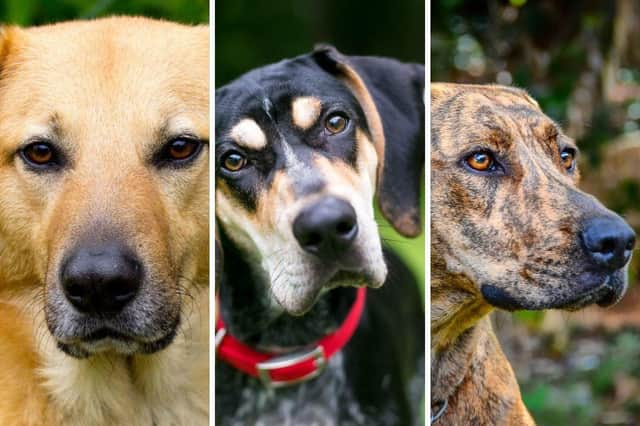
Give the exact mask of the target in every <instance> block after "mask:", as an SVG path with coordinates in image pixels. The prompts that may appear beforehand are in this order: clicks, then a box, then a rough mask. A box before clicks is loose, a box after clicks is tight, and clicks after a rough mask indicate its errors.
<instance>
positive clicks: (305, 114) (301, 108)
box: [291, 96, 322, 130]
mask: <svg viewBox="0 0 640 426" xmlns="http://www.w3.org/2000/svg"><path fill="white" fill-rule="evenodd" d="M321 111H322V104H321V103H320V99H318V98H315V97H313V96H302V97H300V98H296V99H294V100H293V102H292V103H291V116H292V117H293V124H294V125H296V126H298V127H299V128H301V129H302V130H307V129H308V128H310V127H311V126H313V125H314V124H315V123H316V121H317V120H318V117H319V116H320V112H321Z"/></svg>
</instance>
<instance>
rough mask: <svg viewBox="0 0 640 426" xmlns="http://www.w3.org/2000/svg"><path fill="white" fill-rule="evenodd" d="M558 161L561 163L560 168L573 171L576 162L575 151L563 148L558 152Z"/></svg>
mask: <svg viewBox="0 0 640 426" xmlns="http://www.w3.org/2000/svg"><path fill="white" fill-rule="evenodd" d="M560 161H561V162H562V166H563V167H564V168H565V169H567V170H571V169H573V166H574V165H575V161H576V151H575V150H574V149H573V148H565V149H563V150H562V151H560Z"/></svg>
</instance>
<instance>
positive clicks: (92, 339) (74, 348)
mask: <svg viewBox="0 0 640 426" xmlns="http://www.w3.org/2000/svg"><path fill="white" fill-rule="evenodd" d="M180 323H181V318H180V316H178V317H177V318H176V319H175V320H174V322H173V324H171V326H170V329H169V330H168V331H167V332H166V333H164V334H163V335H161V336H159V337H154V338H153V339H151V338H146V337H145V336H136V335H133V334H130V333H125V332H122V331H118V330H116V329H114V328H112V327H100V328H98V329H95V330H93V331H91V332H89V333H87V334H84V335H82V336H73V337H71V338H67V339H60V338H57V339H56V340H57V346H58V348H59V349H60V350H62V351H63V352H65V353H66V354H68V355H70V356H72V357H75V358H88V357H90V356H91V355H93V354H94V353H97V352H99V351H92V350H90V349H87V345H89V346H90V345H93V344H98V343H99V342H101V341H104V340H107V339H110V340H112V341H118V342H121V343H125V344H135V345H137V346H136V347H137V350H136V351H135V352H136V353H140V354H152V353H155V352H158V351H160V350H162V349H164V348H166V347H167V346H169V345H170V344H171V343H172V342H173V340H174V339H175V337H176V335H177V334H178V328H179V326H180Z"/></svg>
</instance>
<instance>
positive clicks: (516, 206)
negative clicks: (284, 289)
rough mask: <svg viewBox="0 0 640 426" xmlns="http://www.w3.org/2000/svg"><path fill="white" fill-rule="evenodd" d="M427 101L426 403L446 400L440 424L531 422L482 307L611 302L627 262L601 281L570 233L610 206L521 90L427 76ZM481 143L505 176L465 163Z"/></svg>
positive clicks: (570, 144)
mask: <svg viewBox="0 0 640 426" xmlns="http://www.w3.org/2000/svg"><path fill="white" fill-rule="evenodd" d="M431 107H432V112H431V114H432V115H431V117H432V119H431V131H432V137H431V158H432V159H431V169H432V171H431V200H432V201H431V206H432V207H431V231H432V236H431V254H432V255H431V271H432V275H431V312H432V313H431V331H432V343H431V350H432V367H431V383H432V392H431V395H432V406H433V407H437V406H438V405H439V404H440V403H442V402H443V401H447V402H448V407H447V409H446V411H445V413H444V415H443V416H442V417H441V418H440V419H439V420H438V424H441V425H467V424H474V425H496V424H500V425H503V424H512V425H524V424H533V423H534V422H533V420H532V418H531V416H530V415H529V413H528V412H527V409H526V408H525V406H524V404H523V402H522V399H521V396H520V391H519V388H518V384H517V382H516V379H515V375H514V373H513V371H512V369H511V367H510V365H509V363H508V361H507V359H506V358H505V356H504V354H503V353H502V351H501V349H500V346H499V343H498V341H497V340H496V337H495V335H494V333H493V331H492V329H491V324H490V321H489V317H488V314H489V313H490V312H491V311H492V310H493V309H494V307H499V308H504V309H508V310H515V309H547V308H562V309H578V308H581V307H583V306H586V305H587V304H591V303H594V302H597V303H600V304H603V305H604V304H610V303H614V302H615V301H617V300H618V299H619V298H620V297H621V296H622V293H623V292H624V289H625V286H626V274H625V271H624V270H618V271H616V272H614V273H612V274H611V276H610V277H607V278H606V279H604V280H605V281H604V282H605V283H607V284H602V285H600V284H601V283H602V282H603V281H602V280H603V278H602V277H601V276H600V275H597V276H596V275H595V274H592V273H590V272H587V270H588V265H587V263H588V262H587V260H586V259H585V255H584V253H583V249H582V248H581V245H580V242H579V238H577V237H576V235H577V234H578V232H579V231H580V227H581V224H582V223H583V221H584V220H585V219H588V218H590V217H594V216H598V215H605V216H606V215H608V216H611V215H613V213H611V212H609V211H608V210H606V209H605V208H604V207H603V206H602V205H601V204H600V203H599V202H598V201H597V200H595V199H594V198H593V197H591V196H590V195H587V194H585V193H583V192H581V191H580V190H578V189H577V188H576V184H577V182H578V177H579V176H578V171H577V170H574V171H567V170H566V169H565V168H563V166H562V164H561V162H560V150H561V149H563V148H564V147H572V148H574V149H575V144H574V142H573V141H572V140H571V139H570V138H568V137H567V136H565V135H564V134H563V133H562V131H561V130H560V129H559V127H558V126H557V125H556V124H555V123H554V122H553V121H551V120H550V119H549V118H548V117H547V116H546V115H544V113H542V111H541V110H540V108H539V107H538V104H537V103H536V102H535V101H534V100H533V99H532V98H531V97H529V96H528V95H527V93H526V92H524V91H522V90H519V89H514V88H507V87H500V86H476V85H455V84H433V85H432V88H431ZM481 149H490V150H492V151H493V152H495V153H497V155H498V156H500V157H501V158H502V159H503V162H504V163H505V169H506V170H505V173H504V175H503V176H480V175H478V174H477V173H474V172H472V171H470V170H468V169H466V168H465V167H464V166H463V163H462V162H463V159H464V158H465V155H468V154H469V153H471V152H474V151H476V150H481ZM599 283H600V284H599Z"/></svg>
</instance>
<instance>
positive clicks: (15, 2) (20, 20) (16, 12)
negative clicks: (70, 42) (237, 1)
mask: <svg viewBox="0 0 640 426" xmlns="http://www.w3.org/2000/svg"><path fill="white" fill-rule="evenodd" d="M109 15H143V16H149V17H154V18H163V19H168V20H172V21H178V22H183V23H187V24H198V23H207V22H209V1H208V0H56V1H47V0H4V1H2V2H0V22H1V23H3V24H16V25H22V26H28V25H42V24H48V23H52V22H58V21H63V20H69V19H91V18H97V17H101V16H109Z"/></svg>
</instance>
